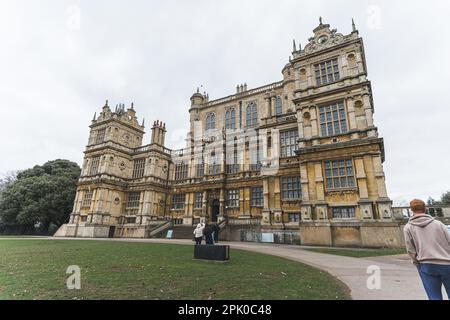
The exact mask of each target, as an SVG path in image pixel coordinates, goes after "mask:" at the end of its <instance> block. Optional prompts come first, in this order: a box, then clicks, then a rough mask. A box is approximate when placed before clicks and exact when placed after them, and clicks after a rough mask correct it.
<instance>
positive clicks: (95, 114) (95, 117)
mask: <svg viewBox="0 0 450 320" xmlns="http://www.w3.org/2000/svg"><path fill="white" fill-rule="evenodd" d="M96 119H97V112H94V119H92V121H95V120H96Z"/></svg>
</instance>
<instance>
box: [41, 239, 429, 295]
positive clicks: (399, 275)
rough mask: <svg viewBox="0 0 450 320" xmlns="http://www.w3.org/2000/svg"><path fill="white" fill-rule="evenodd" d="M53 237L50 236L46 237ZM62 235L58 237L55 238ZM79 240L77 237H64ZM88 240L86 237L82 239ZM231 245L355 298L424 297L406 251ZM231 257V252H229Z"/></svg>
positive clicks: (135, 240) (141, 240)
mask: <svg viewBox="0 0 450 320" xmlns="http://www.w3.org/2000/svg"><path fill="white" fill-rule="evenodd" d="M49 239H53V238H49ZM54 239H61V238H54ZM64 239H67V240H69V239H70V240H81V239H80V238H64ZM82 240H88V239H82ZM89 240H104V241H125V242H147V243H172V244H182V245H193V242H192V241H191V240H178V239H122V238H121V239H89ZM220 244H227V245H230V247H231V248H233V249H240V250H247V251H253V252H259V253H264V254H269V255H273V256H278V257H282V258H286V259H289V260H294V261H298V262H301V263H304V264H307V265H310V266H312V267H315V268H318V269H321V270H323V271H326V272H328V273H330V274H331V275H332V276H334V277H336V278H337V279H339V280H340V281H342V282H343V283H345V284H346V285H347V286H348V288H349V289H350V291H351V296H352V298H353V299H356V300H422V299H426V295H425V292H424V289H423V287H422V283H421V281H420V279H419V275H418V273H417V270H416V268H415V267H414V266H413V265H412V264H411V263H410V262H409V259H408V257H407V255H397V256H384V257H373V258H352V257H343V256H337V255H332V254H323V253H317V252H311V251H307V250H304V249H303V248H302V247H301V246H293V245H277V244H262V243H253V242H220ZM231 257H232V253H231ZM369 266H378V267H379V268H380V269H379V270H380V275H381V288H380V289H372V290H370V289H368V287H367V280H368V277H369V276H370V275H371V274H372V273H370V274H369V273H368V269H367V268H368V267H369Z"/></svg>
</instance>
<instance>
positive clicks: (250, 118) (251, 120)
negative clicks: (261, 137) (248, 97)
mask: <svg viewBox="0 0 450 320" xmlns="http://www.w3.org/2000/svg"><path fill="white" fill-rule="evenodd" d="M257 123H258V110H257V108H256V104H255V103H253V102H252V103H250V104H249V105H248V106H247V127H249V126H253V125H256V124H257Z"/></svg>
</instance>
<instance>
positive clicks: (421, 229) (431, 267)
mask: <svg viewBox="0 0 450 320" xmlns="http://www.w3.org/2000/svg"><path fill="white" fill-rule="evenodd" d="M410 206H411V211H412V212H413V216H412V217H411V218H410V219H409V221H408V223H407V224H406V226H405V228H404V236H405V243H406V250H407V251H408V254H409V255H410V257H411V259H412V262H413V263H414V264H415V265H416V266H417V270H418V271H419V275H420V278H421V279H422V283H423V286H424V288H425V291H426V293H427V296H428V299H430V300H442V299H443V297H442V285H444V287H445V290H446V291H447V296H448V297H450V232H449V231H448V230H447V227H446V226H445V225H444V224H443V223H442V222H440V221H438V220H435V219H434V218H433V217H432V216H430V215H428V214H426V207H425V202H423V201H422V200H417V199H415V200H412V201H411V202H410Z"/></svg>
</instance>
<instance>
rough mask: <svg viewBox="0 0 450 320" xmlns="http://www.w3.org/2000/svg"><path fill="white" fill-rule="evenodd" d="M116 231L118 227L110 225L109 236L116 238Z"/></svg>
mask: <svg viewBox="0 0 450 320" xmlns="http://www.w3.org/2000/svg"><path fill="white" fill-rule="evenodd" d="M115 232H116V227H109V234H108V238H114V233H115Z"/></svg>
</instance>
